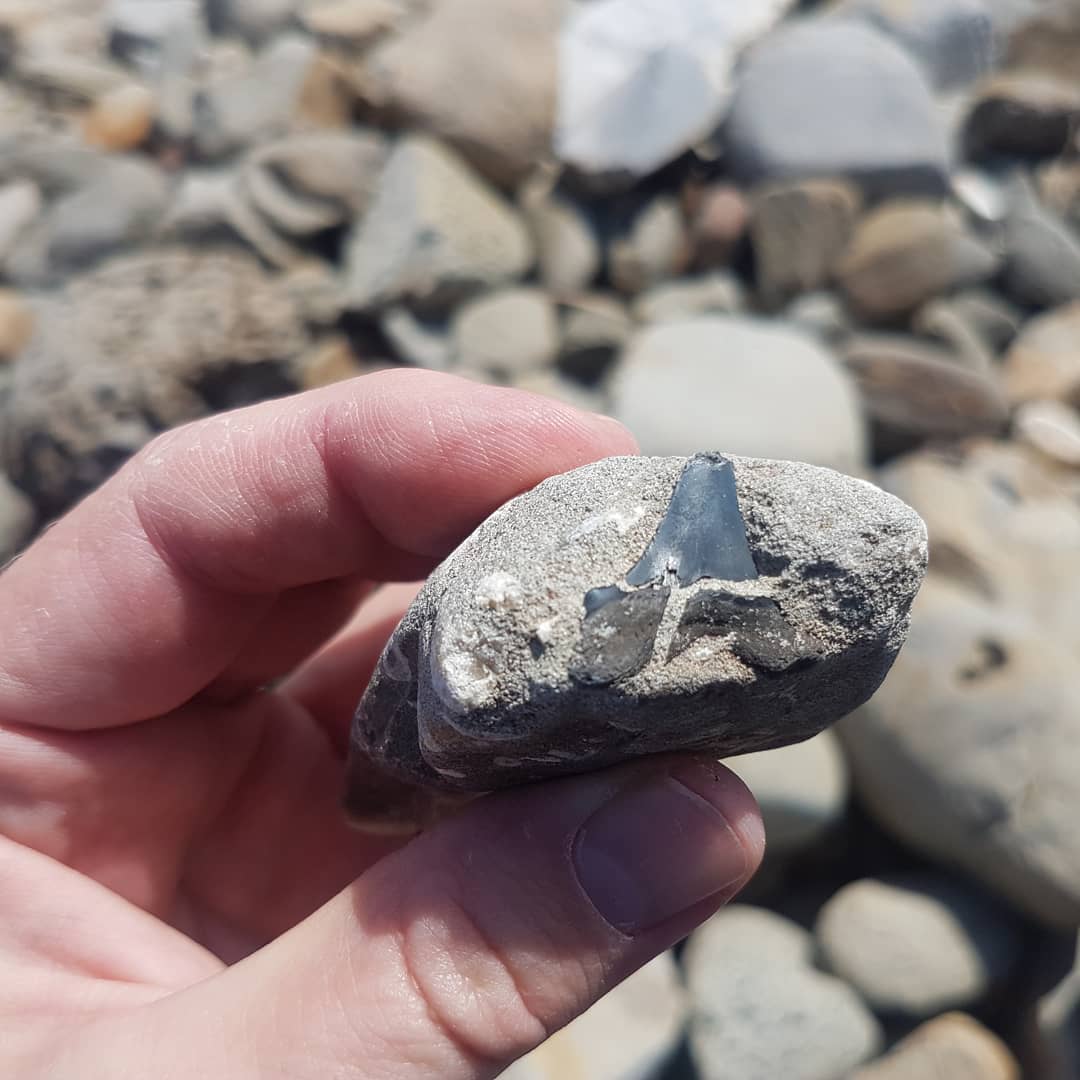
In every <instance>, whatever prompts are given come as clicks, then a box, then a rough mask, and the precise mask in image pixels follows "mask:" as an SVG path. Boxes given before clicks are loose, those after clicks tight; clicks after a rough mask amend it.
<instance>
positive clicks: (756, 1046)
mask: <svg viewBox="0 0 1080 1080" xmlns="http://www.w3.org/2000/svg"><path fill="white" fill-rule="evenodd" d="M683 959H684V964H685V967H686V976H687V985H688V989H689V993H690V1003H691V1019H690V1054H691V1057H692V1059H693V1062H694V1065H695V1066H696V1067H697V1073H698V1075H699V1076H700V1077H701V1078H702V1080H777V1078H779V1077H783V1078H784V1080H833V1078H834V1077H841V1076H847V1075H849V1074H850V1073H851V1071H852V1070H853V1069H854V1068H855V1067H856V1066H858V1065H859V1064H861V1063H862V1062H864V1061H866V1059H867V1058H869V1057H871V1056H872V1055H873V1054H874V1053H875V1052H876V1051H877V1050H878V1049H879V1048H880V1046H881V1043H882V1032H881V1029H880V1027H879V1026H878V1024H877V1021H876V1020H875V1019H874V1017H873V1015H872V1014H871V1013H870V1012H869V1010H868V1009H867V1008H866V1006H865V1005H864V1004H863V1003H862V1002H861V1001H860V1000H859V997H858V995H857V994H856V993H855V992H854V991H853V990H852V989H851V988H850V987H849V986H847V985H846V984H844V983H843V982H841V981H840V980H839V979H836V978H833V977H832V976H831V975H825V974H823V973H821V972H819V971H815V970H814V969H813V967H812V966H811V939H810V935H809V934H807V933H806V931H805V930H803V929H801V928H800V927H799V926H797V925H796V924H795V923H792V922H790V921H788V920H787V919H784V918H782V917H781V916H779V915H774V914H773V913H772V912H769V911H765V910H762V909H759V908H752V907H749V906H747V905H743V904H735V905H732V906H730V907H728V908H725V909H724V910H723V911H721V912H720V913H719V914H718V915H715V916H713V918H712V919H710V920H709V921H708V922H707V923H706V924H705V925H704V926H703V927H701V929H699V930H697V931H695V932H694V933H693V934H692V935H691V936H690V941H689V943H688V945H687V948H686V952H685V954H684V958H683Z"/></svg>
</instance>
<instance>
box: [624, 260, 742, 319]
mask: <svg viewBox="0 0 1080 1080" xmlns="http://www.w3.org/2000/svg"><path fill="white" fill-rule="evenodd" d="M745 306H746V296H745V291H744V289H743V286H742V282H740V281H739V279H738V278H737V277H736V276H735V275H734V274H732V273H730V272H725V271H716V272H714V273H711V274H704V275H702V276H701V277H688V278H678V279H677V280H675V281H666V282H663V283H661V284H659V285H654V286H653V287H652V288H650V289H647V290H646V291H645V292H643V293H641V294H640V295H639V296H637V297H636V298H635V299H634V304H633V312H634V316H635V317H636V318H637V320H638V321H639V322H643V323H650V324H651V323H662V322H677V321H681V320H683V319H692V318H694V316H696V315H710V314H724V315H734V314H736V313H737V312H739V311H741V310H742V309H743V308H744V307H745Z"/></svg>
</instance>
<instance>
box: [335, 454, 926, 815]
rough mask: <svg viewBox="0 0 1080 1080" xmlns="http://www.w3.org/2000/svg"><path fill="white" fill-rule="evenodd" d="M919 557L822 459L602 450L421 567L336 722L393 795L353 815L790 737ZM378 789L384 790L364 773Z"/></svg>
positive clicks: (818, 714) (857, 486)
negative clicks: (660, 756)
mask: <svg viewBox="0 0 1080 1080" xmlns="http://www.w3.org/2000/svg"><path fill="white" fill-rule="evenodd" d="M925 563H926V540H925V531H924V527H923V524H922V522H921V520H920V519H919V518H918V516H917V515H916V514H914V512H912V511H911V510H910V509H909V508H908V507H906V506H905V505H904V504H903V503H901V502H900V501H899V500H897V499H895V498H893V497H891V496H888V495H886V494H885V493H883V492H882V491H880V490H879V489H877V488H875V487H873V486H872V485H870V484H867V483H865V482H864V481H860V480H855V479H852V478H849V477H844V476H842V475H840V474H838V473H834V472H832V471H830V470H825V469H818V468H813V467H811V466H807V465H802V464H796V463H790V462H773V461H764V460H758V459H749V458H727V457H724V456H722V455H720V454H716V453H709V454H699V455H697V456H695V457H693V458H690V459H687V458H611V459H608V460H606V461H602V462H600V463H598V464H595V465H590V466H587V467H585V468H582V469H578V470H575V471H574V472H571V473H567V474H565V475H562V476H557V477H553V478H551V479H549V480H547V481H545V482H544V483H543V484H541V485H540V486H539V487H537V488H535V489H534V490H532V491H530V492H528V493H526V494H525V495H522V496H520V497H519V498H517V499H515V500H513V501H512V502H511V503H508V504H507V505H506V506H504V507H503V508H502V509H500V510H499V511H498V512H496V513H495V514H494V515H492V517H491V518H489V519H488V521H487V522H485V523H484V524H483V525H482V526H481V527H480V528H479V529H478V530H477V531H476V532H475V533H474V534H473V535H472V536H471V537H470V538H469V539H468V540H467V541H465V543H464V544H463V545H462V546H461V547H460V548H459V549H458V550H457V551H456V552H455V553H454V554H453V555H452V556H451V557H450V558H449V559H448V560H447V561H446V562H445V563H443V565H442V566H441V567H440V568H439V569H438V570H437V571H436V572H435V573H434V574H433V575H432V577H431V578H430V579H429V581H428V583H427V585H426V586H425V588H424V589H423V591H422V592H421V593H420V595H419V596H418V597H417V599H416V601H415V603H414V604H413V606H412V607H411V608H410V610H409V611H408V613H407V614H406V616H405V618H404V620H403V621H402V623H401V625H400V626H399V627H398V629H397V631H396V632H395V633H394V635H393V637H392V638H391V640H390V642H389V643H388V645H387V648H386V650H385V652H384V654H383V656H382V659H381V661H380V664H379V667H378V669H377V671H376V673H375V675H374V677H373V678H372V681H371V683H370V686H369V688H368V691H367V694H366V695H365V697H364V699H363V701H362V702H361V704H360V707H359V709H358V711H357V715H356V718H355V721H354V725H353V732H352V754H353V762H354V766H360V768H359V770H358V774H359V772H366V773H368V774H369V775H370V764H371V763H374V765H375V766H376V768H377V769H378V770H379V771H380V772H382V774H383V775H384V776H385V777H386V778H387V781H388V783H389V784H390V785H391V787H393V786H394V785H396V784H400V785H401V788H400V791H399V792H398V794H399V795H401V796H402V798H400V799H398V800H397V803H396V804H395V806H394V807H392V808H390V810H387V808H386V807H385V806H383V805H378V804H377V801H376V797H375V796H376V793H374V792H373V791H372V789H371V786H370V782H368V781H365V783H364V784H360V783H358V784H356V785H353V790H351V791H350V793H349V805H350V810H351V812H352V813H353V815H354V817H356V819H357V820H359V821H362V822H367V823H371V822H372V820H373V818H379V819H381V823H383V824H390V822H389V821H388V819H387V815H388V814H389V815H395V814H396V815H397V816H398V818H399V820H400V818H410V816H422V815H423V813H424V812H425V800H429V796H428V795H427V794H426V792H431V793H433V795H434V797H438V796H439V794H440V793H441V794H442V795H443V796H446V795H454V794H457V795H458V796H460V795H461V794H462V793H470V792H482V791H488V790H492V789H495V788H500V787H505V786H510V785H514V784H520V783H527V782H531V781H535V780H540V779H543V778H546V777H551V776H557V775H562V774H566V773H577V772H584V771H588V770H592V769H597V768H602V767H606V766H608V765H612V764H615V763H617V762H620V761H624V760H627V759H631V758H636V757H640V756H642V755H646V754H652V753H661V752H673V751H700V752H707V753H713V754H716V755H717V756H727V755H731V754H737V753H745V752H749V751H754V750H763V749H769V748H772V747H777V746H784V745H787V744H790V743H794V742H798V741H800V740H802V739H806V738H809V737H810V736H812V735H814V734H816V733H817V732H818V731H821V730H822V729H823V728H825V727H827V726H828V725H829V724H831V723H832V722H834V721H835V720H837V719H839V718H840V717H842V716H844V715H845V714H847V713H849V712H850V711H851V710H852V709H854V708H856V707H857V706H858V705H860V704H861V703H863V702H865V701H866V700H867V699H868V698H869V697H870V695H871V694H872V693H873V692H874V690H875V689H876V688H877V686H878V685H879V683H880V682H881V680H882V679H883V678H884V677H885V674H886V672H887V671H888V669H889V667H890V666H891V664H892V662H893V659H894V658H895V656H896V653H897V652H898V650H899V648H900V646H901V644H902V642H903V640H904V636H905V633H906V630H907V620H908V609H909V607H910V605H911V602H912V600H913V598H914V596H915V593H916V592H917V590H918V587H919V583H920V581H921V579H922V574H923V570H924V567H925ZM377 798H378V800H380V801H385V799H386V798H387V792H386V791H381V792H379V793H377Z"/></svg>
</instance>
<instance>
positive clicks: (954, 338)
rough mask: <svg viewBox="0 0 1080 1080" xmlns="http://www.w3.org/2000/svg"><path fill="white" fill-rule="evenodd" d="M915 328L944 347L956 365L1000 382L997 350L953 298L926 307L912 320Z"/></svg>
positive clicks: (916, 313) (928, 304)
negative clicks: (996, 362)
mask: <svg viewBox="0 0 1080 1080" xmlns="http://www.w3.org/2000/svg"><path fill="white" fill-rule="evenodd" d="M911 328H912V330H914V331H915V332H916V333H917V334H921V335H922V336H924V337H927V338H931V339H937V340H938V341H940V342H941V343H942V344H944V345H945V347H946V348H947V349H948V350H950V351H951V357H952V358H953V359H954V360H955V362H956V363H959V364H963V365H964V367H966V368H969V369H970V370H971V371H977V372H978V373H979V374H981V375H987V376H990V377H991V378H994V379H996V377H997V370H996V364H995V362H994V354H995V352H996V350H995V349H993V348H991V347H990V346H989V345H988V344H987V342H986V340H985V338H984V337H983V335H982V334H981V333H980V331H979V328H978V327H977V326H976V325H975V324H974V323H973V321H972V320H971V319H970V318H969V317H968V315H967V314H966V312H965V311H964V310H963V309H961V308H959V307H958V306H957V305H956V304H955V303H954V302H953V301H952V299H951V298H950V299H948V300H941V299H939V300H930V301H929V302H928V303H925V304H923V306H922V307H921V308H919V310H918V311H917V312H915V314H914V316H913V317H912V320H911Z"/></svg>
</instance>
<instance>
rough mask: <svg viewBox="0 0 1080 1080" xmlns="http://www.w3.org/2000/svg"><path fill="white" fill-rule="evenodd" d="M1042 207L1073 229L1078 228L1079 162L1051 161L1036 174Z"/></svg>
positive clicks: (1079, 200) (1079, 216) (1079, 215)
mask: <svg viewBox="0 0 1080 1080" xmlns="http://www.w3.org/2000/svg"><path fill="white" fill-rule="evenodd" d="M1036 182H1037V185H1038V190H1039V198H1040V199H1041V200H1042V203H1043V205H1044V206H1045V207H1046V208H1047V209H1048V210H1050V211H1051V212H1052V213H1054V214H1057V215H1058V217H1060V218H1062V219H1063V220H1064V221H1067V222H1068V223H1069V224H1070V225H1071V226H1072V227H1073V228H1074V229H1075V228H1077V226H1080V162H1075V161H1052V162H1050V163H1049V164H1047V165H1044V166H1043V167H1042V168H1041V169H1040V170H1039V172H1038V173H1037V180H1036Z"/></svg>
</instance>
